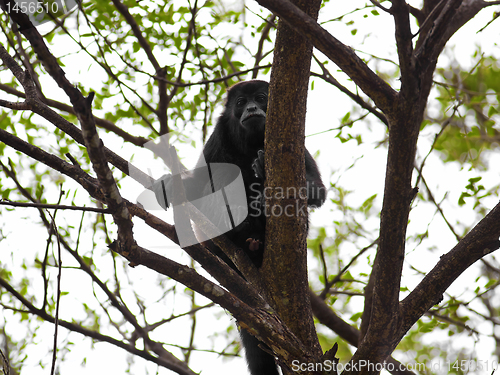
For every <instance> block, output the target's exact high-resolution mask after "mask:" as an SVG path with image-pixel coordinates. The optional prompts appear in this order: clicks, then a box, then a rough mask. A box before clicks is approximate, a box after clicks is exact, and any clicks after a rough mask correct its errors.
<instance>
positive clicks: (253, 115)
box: [241, 113, 266, 122]
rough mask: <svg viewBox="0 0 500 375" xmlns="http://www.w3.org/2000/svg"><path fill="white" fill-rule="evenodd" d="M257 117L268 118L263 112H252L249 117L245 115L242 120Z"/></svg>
mask: <svg viewBox="0 0 500 375" xmlns="http://www.w3.org/2000/svg"><path fill="white" fill-rule="evenodd" d="M256 117H260V118H266V116H265V115H263V114H261V113H252V114H250V115H248V116H247V117H245V118H244V119H243V120H241V122H245V121H247V120H250V119H252V118H256Z"/></svg>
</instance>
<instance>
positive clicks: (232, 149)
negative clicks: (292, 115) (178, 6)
mask: <svg viewBox="0 0 500 375" xmlns="http://www.w3.org/2000/svg"><path fill="white" fill-rule="evenodd" d="M268 87H269V84H268V83H267V82H264V81H257V80H255V81H247V82H240V83H238V84H236V85H234V86H233V87H231V88H230V89H229V90H228V93H227V99H226V104H225V109H224V112H223V113H222V115H221V117H220V118H219V120H218V122H217V125H216V126H215V129H214V131H213V133H212V135H211V136H210V138H209V140H208V141H207V143H206V145H205V147H204V149H203V157H204V160H203V158H200V161H199V162H198V164H197V167H196V169H195V170H194V171H192V172H190V173H189V174H187V175H185V176H183V181H184V186H185V190H186V197H187V199H188V200H190V201H193V200H195V199H198V198H201V197H205V196H207V195H210V194H211V193H213V192H214V191H218V190H219V189H221V188H222V187H225V186H227V185H228V184H230V183H231V182H233V181H234V180H235V178H236V177H237V175H238V174H237V171H236V172H235V173H228V171H227V169H226V168H222V167H217V165H216V164H217V163H229V164H233V165H236V166H237V167H239V169H240V170H241V173H242V177H243V181H244V185H245V191H246V200H247V209H248V216H247V217H246V219H245V220H244V221H243V222H242V223H241V224H239V225H237V226H236V227H231V228H233V229H231V230H230V231H228V232H227V233H225V235H226V236H228V238H229V239H231V240H232V241H233V242H234V243H235V244H236V245H237V246H238V247H240V248H242V249H243V250H244V251H245V252H246V253H247V254H248V255H249V257H250V258H251V259H252V261H253V262H254V264H255V265H256V266H257V267H260V266H261V264H262V259H263V252H264V247H265V246H264V240H265V215H264V213H263V202H264V201H263V195H262V190H263V188H264V180H265V171H264V152H263V149H264V133H265V122H266V118H265V115H266V111H267V97H268ZM205 162H206V165H209V166H210V168H209V169H208V170H207V167H206V165H205ZM211 164H213V165H211ZM305 164H306V180H307V193H308V205H309V206H312V207H319V206H321V205H322V204H323V202H324V201H325V187H324V185H323V182H322V181H321V176H320V173H319V171H318V167H317V165H316V162H315V161H314V159H313V158H312V156H311V154H309V152H308V151H307V150H306V154H305ZM207 172H208V174H210V175H211V183H206V181H207V180H206V179H204V177H206V176H207ZM201 181H205V183H204V182H201ZM171 185H172V183H171V176H170V175H167V176H164V177H162V178H161V179H160V180H158V181H156V182H155V184H154V185H153V190H154V192H155V194H156V197H157V200H158V202H159V203H160V205H162V206H163V208H165V209H166V208H167V206H168V198H167V199H166V200H167V202H166V200H165V198H166V197H168V196H169V193H170V192H171V189H172V188H171ZM212 203H213V202H210V200H207V199H205V201H204V202H203V203H202V204H201V205H200V207H198V208H199V209H200V210H201V211H202V212H213V215H211V217H208V218H209V219H210V221H212V223H214V224H215V225H216V226H218V227H219V228H220V226H219V225H222V224H221V221H223V220H227V217H226V215H221V214H220V213H219V212H220V211H217V210H216V209H213V210H212V208H213V207H214V206H213V204H212ZM233 208H234V207H232V208H231V209H233ZM207 209H208V210H207ZM206 245H207V246H208V247H209V248H210V249H211V251H212V252H213V253H214V254H216V255H217V256H219V257H221V258H222V259H223V260H224V261H225V262H226V263H227V264H229V265H230V266H231V267H232V268H234V269H235V270H237V269H236V267H235V265H234V264H233V263H232V262H231V261H230V260H229V258H228V257H227V256H226V255H225V254H224V253H223V251H222V250H221V249H220V248H218V247H217V246H215V245H214V244H213V243H212V242H207V243H206ZM241 338H242V342H243V346H244V347H245V352H246V357H247V361H248V367H249V370H250V373H251V374H252V375H278V370H277V368H276V365H275V362H274V358H273V356H272V355H270V354H268V353H266V352H265V351H263V350H261V349H260V348H259V343H260V342H259V341H258V340H257V339H256V338H254V337H253V336H252V335H250V334H249V333H248V332H246V331H244V330H242V331H241ZM260 345H263V344H262V343H260Z"/></svg>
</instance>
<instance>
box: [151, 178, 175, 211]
mask: <svg viewBox="0 0 500 375" xmlns="http://www.w3.org/2000/svg"><path fill="white" fill-rule="evenodd" d="M152 189H153V192H154V193H155V195H156V201H157V202H158V204H159V205H160V206H161V207H162V208H163V209H164V210H167V209H168V206H169V205H170V203H169V201H168V198H167V197H168V195H169V194H170V193H171V192H172V175H171V174H165V175H163V176H161V177H160V178H159V179H158V180H156V181H155V182H154V183H153V186H152Z"/></svg>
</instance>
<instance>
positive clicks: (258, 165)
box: [252, 150, 266, 181]
mask: <svg viewBox="0 0 500 375" xmlns="http://www.w3.org/2000/svg"><path fill="white" fill-rule="evenodd" d="M252 169H253V171H254V173H255V177H258V178H261V179H262V181H264V180H265V179H266V168H265V164H264V150H259V151H257V158H256V159H255V160H254V161H253V163H252Z"/></svg>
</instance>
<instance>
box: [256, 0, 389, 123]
mask: <svg viewBox="0 0 500 375" xmlns="http://www.w3.org/2000/svg"><path fill="white" fill-rule="evenodd" d="M257 2H258V3H259V4H260V5H262V6H263V7H265V8H267V9H269V10H271V11H272V12H274V13H276V14H278V15H279V16H280V17H281V18H282V19H283V20H285V21H286V22H287V23H288V24H289V25H290V26H291V27H292V28H294V29H296V30H297V31H298V32H299V33H301V34H302V35H304V36H305V37H306V38H307V39H309V40H310V41H311V43H312V44H313V45H314V47H316V48H317V49H318V50H320V51H321V52H323V53H324V54H325V55H326V56H328V58H329V59H330V60H332V61H333V62H334V63H335V64H337V65H338V66H339V68H340V69H342V71H343V72H344V73H346V74H347V75H348V76H349V77H350V78H351V79H352V80H353V81H354V82H355V83H356V84H357V85H358V86H359V87H360V88H361V90H363V92H365V93H366V95H368V96H369V97H370V98H371V99H372V100H373V101H374V102H375V104H376V105H377V106H378V107H379V108H380V109H381V110H382V111H383V112H384V113H386V114H387V113H390V112H391V111H392V108H393V104H394V101H395V99H396V96H397V93H396V91H394V90H393V89H392V88H391V87H390V86H389V85H388V84H387V83H386V82H385V81H384V80H383V79H382V78H380V77H379V76H377V75H376V74H375V73H374V72H373V71H372V70H371V69H370V68H369V67H368V66H367V65H366V64H365V63H364V62H363V61H362V60H361V59H360V58H359V57H358V56H357V55H356V54H355V53H354V51H353V50H352V49H351V48H349V47H347V46H346V45H344V44H343V43H341V42H340V41H339V40H337V39H336V38H334V37H333V36H332V35H331V34H330V33H328V32H327V31H326V30H325V29H323V28H322V27H321V26H320V25H319V24H318V23H317V22H316V21H315V20H313V19H312V18H311V17H309V16H308V15H307V14H305V13H304V12H303V11H301V10H300V9H298V8H297V7H296V6H295V5H293V4H292V3H291V2H289V1H284V0H257Z"/></svg>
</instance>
